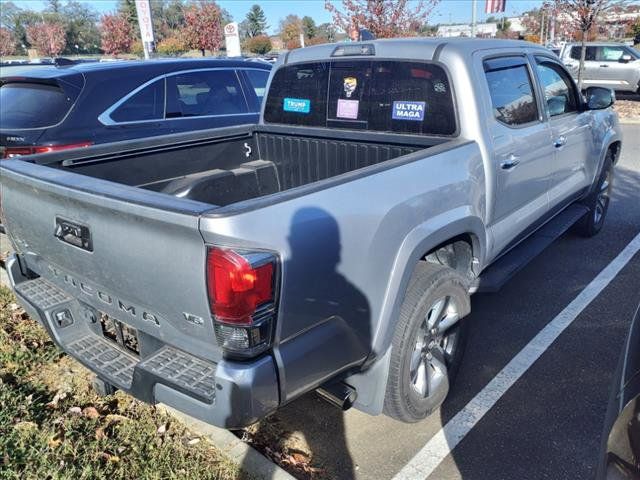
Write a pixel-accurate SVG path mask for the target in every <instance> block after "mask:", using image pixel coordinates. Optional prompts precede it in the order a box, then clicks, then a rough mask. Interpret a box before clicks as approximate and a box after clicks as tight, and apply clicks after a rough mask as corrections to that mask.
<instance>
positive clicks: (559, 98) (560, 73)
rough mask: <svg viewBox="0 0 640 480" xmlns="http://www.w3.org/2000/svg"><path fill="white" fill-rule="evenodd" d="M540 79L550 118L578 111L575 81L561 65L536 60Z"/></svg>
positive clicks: (539, 59)
mask: <svg viewBox="0 0 640 480" xmlns="http://www.w3.org/2000/svg"><path fill="white" fill-rule="evenodd" d="M536 61H537V65H536V70H537V71H538V78H539V79H540V83H541V85H542V88H543V90H544V97H545V101H546V103H547V110H548V112H549V116H550V117H555V116H557V115H562V114H565V113H570V112H575V111H577V110H578V101H577V92H576V88H575V87H574V85H573V81H572V80H571V78H570V77H569V75H568V74H567V72H565V71H564V69H563V68H562V67H560V66H559V65H557V64H555V63H553V62H549V61H545V60H544V59H543V58H536Z"/></svg>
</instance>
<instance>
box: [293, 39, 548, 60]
mask: <svg viewBox="0 0 640 480" xmlns="http://www.w3.org/2000/svg"><path fill="white" fill-rule="evenodd" d="M347 45H353V46H356V45H373V46H374V48H375V56H376V57H378V58H380V57H383V58H390V59H393V58H398V59H400V58H403V59H423V60H431V59H433V56H434V54H435V52H436V50H442V49H443V48H445V47H446V49H447V50H452V51H454V52H455V53H457V54H458V55H460V56H465V57H466V56H469V55H470V54H472V53H473V52H475V51H477V50H487V49H500V48H514V47H521V48H522V47H525V48H531V49H537V50H541V51H548V50H547V49H545V48H544V47H542V46H540V45H537V44H535V43H531V42H525V41H521V40H498V39H481V38H425V37H419V38H386V39H381V40H372V41H363V42H353V43H350V42H341V43H328V44H323V45H315V46H312V47H307V48H300V49H296V50H292V51H290V52H288V53H287V54H286V55H284V56H283V57H281V58H282V61H283V63H297V62H304V61H312V60H318V59H324V58H330V57H331V56H332V54H333V52H334V51H335V49H336V48H337V47H339V46H347Z"/></svg>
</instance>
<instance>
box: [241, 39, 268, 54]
mask: <svg viewBox="0 0 640 480" xmlns="http://www.w3.org/2000/svg"><path fill="white" fill-rule="evenodd" d="M244 46H245V48H246V49H247V50H249V51H250V52H251V53H257V54H258V55H264V54H265V53H269V52H270V51H271V48H272V45H271V39H270V38H269V37H267V36H266V35H258V36H255V37H251V38H248V39H247V40H246V42H245V43H244Z"/></svg>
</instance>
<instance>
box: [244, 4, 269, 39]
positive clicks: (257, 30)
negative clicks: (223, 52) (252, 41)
mask: <svg viewBox="0 0 640 480" xmlns="http://www.w3.org/2000/svg"><path fill="white" fill-rule="evenodd" d="M245 22H246V23H245V28H246V30H245V33H246V35H247V37H257V36H258V35H264V34H265V33H266V31H267V28H269V25H267V17H266V16H265V14H264V10H262V7H261V6H260V5H257V4H256V5H253V6H252V7H251V8H250V9H249V12H247V16H246V20H245ZM243 23H244V22H243Z"/></svg>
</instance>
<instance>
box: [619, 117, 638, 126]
mask: <svg viewBox="0 0 640 480" xmlns="http://www.w3.org/2000/svg"><path fill="white" fill-rule="evenodd" d="M618 121H619V122H620V124H621V125H640V117H633V118H620V119H619V120H618Z"/></svg>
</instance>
